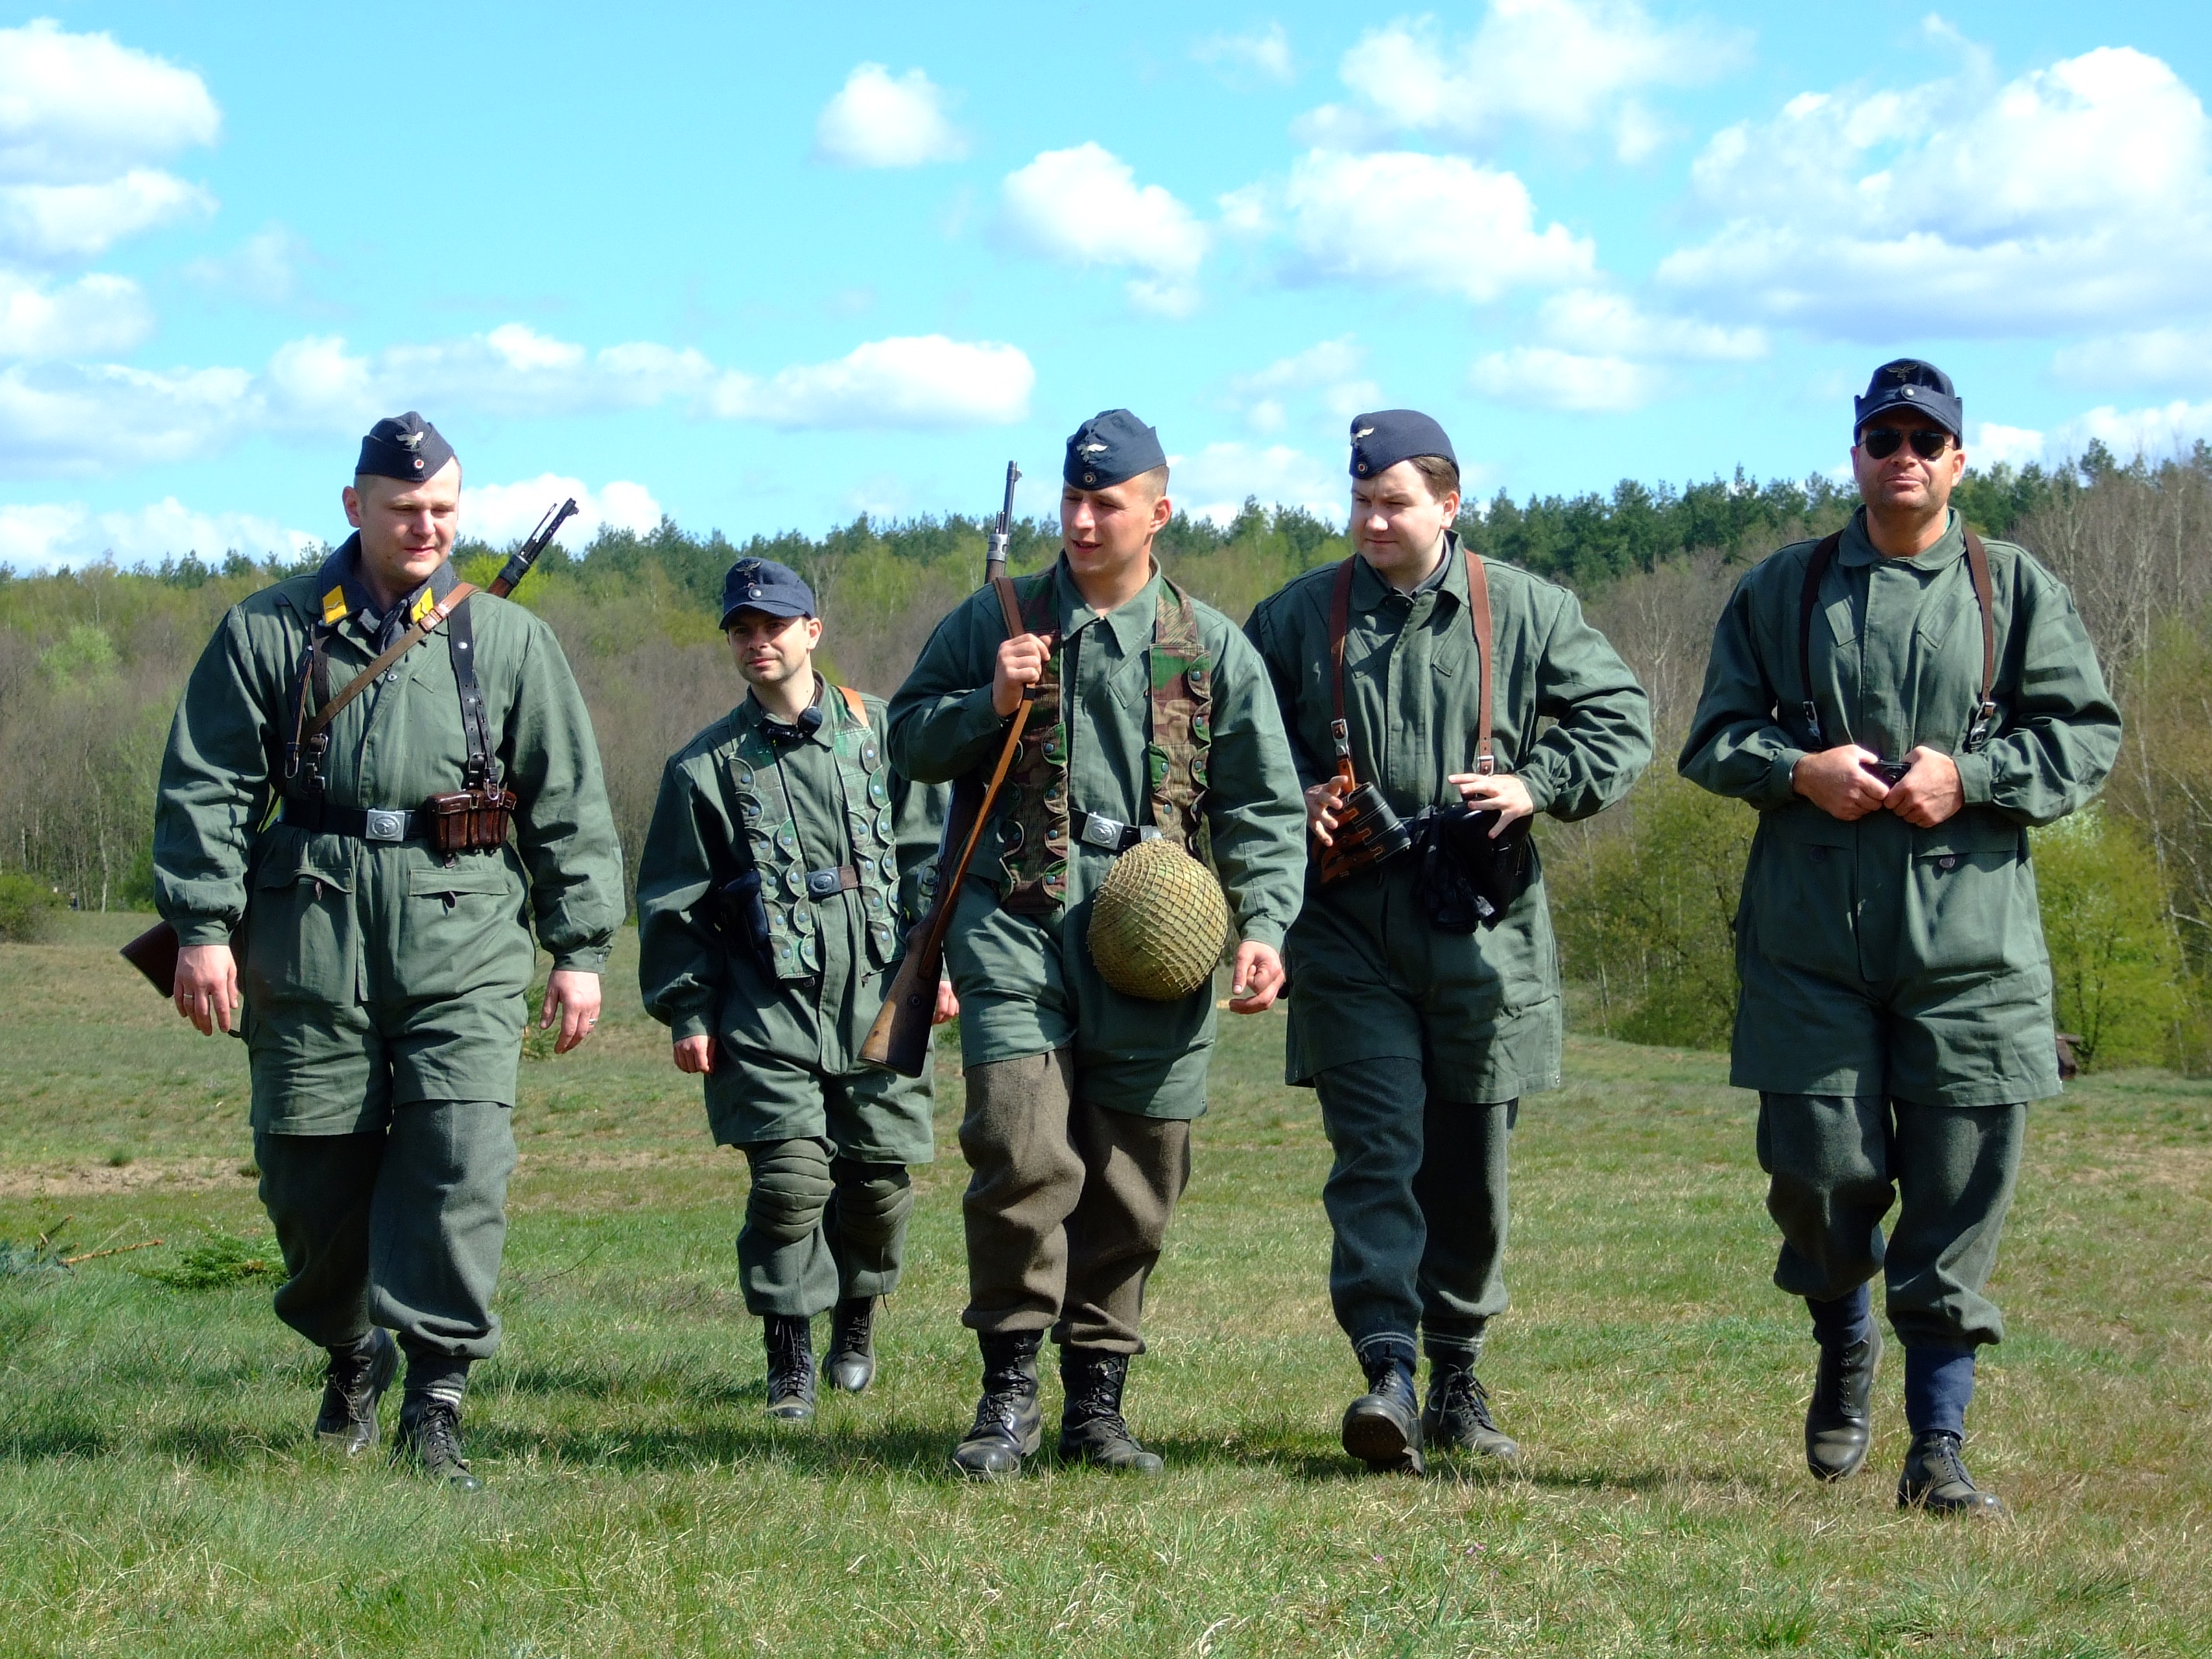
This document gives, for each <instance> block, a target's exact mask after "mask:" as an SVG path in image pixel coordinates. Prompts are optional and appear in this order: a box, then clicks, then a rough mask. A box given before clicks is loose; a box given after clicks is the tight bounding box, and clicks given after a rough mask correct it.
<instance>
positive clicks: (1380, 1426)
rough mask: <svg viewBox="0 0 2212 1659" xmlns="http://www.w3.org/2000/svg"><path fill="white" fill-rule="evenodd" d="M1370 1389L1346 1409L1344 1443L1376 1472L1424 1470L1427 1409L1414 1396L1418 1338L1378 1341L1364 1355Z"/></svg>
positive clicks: (1407, 1472) (1347, 1448)
mask: <svg viewBox="0 0 2212 1659" xmlns="http://www.w3.org/2000/svg"><path fill="white" fill-rule="evenodd" d="M1360 1364H1361V1365H1362V1367H1363V1368H1364V1370H1366V1372H1367V1392H1366V1393H1365V1394H1363V1395H1360V1396H1359V1398H1358V1399H1357V1400H1355V1401H1352V1404H1351V1405H1350V1406H1348V1407H1346V1408H1345V1413H1344V1449H1345V1450H1346V1451H1347V1452H1349V1453H1351V1454H1352V1455H1353V1456H1354V1457H1356V1458H1358V1460H1359V1461H1360V1462H1363V1463H1364V1464H1366V1465H1367V1467H1368V1468H1369V1469H1370V1470H1371V1471H1372V1472H1374V1473H1375V1474H1420V1473H1421V1472H1422V1471H1423V1469H1424V1468H1426V1467H1427V1466H1426V1464H1425V1462H1423V1460H1422V1457H1421V1410H1420V1407H1419V1405H1418V1404H1417V1403H1416V1402H1415V1401H1414V1399H1413V1344H1412V1343H1410V1342H1408V1343H1407V1344H1406V1345H1405V1346H1404V1348H1403V1349H1402V1350H1401V1348H1400V1347H1399V1346H1397V1345H1395V1343H1391V1344H1383V1343H1378V1344H1376V1345H1375V1346H1373V1347H1372V1348H1370V1350H1368V1351H1367V1352H1364V1353H1363V1354H1361V1356H1360Z"/></svg>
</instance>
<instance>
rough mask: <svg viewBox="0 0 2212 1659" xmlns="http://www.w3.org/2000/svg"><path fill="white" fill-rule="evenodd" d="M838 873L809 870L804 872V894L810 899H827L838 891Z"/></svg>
mask: <svg viewBox="0 0 2212 1659" xmlns="http://www.w3.org/2000/svg"><path fill="white" fill-rule="evenodd" d="M839 874H840V872H837V871H836V870H809V871H808V872H806V893H807V896H808V897H810V898H818V899H822V898H828V897H829V896H830V895H832V894H833V893H835V892H836V891H837V890H838V885H839V882H838V878H839Z"/></svg>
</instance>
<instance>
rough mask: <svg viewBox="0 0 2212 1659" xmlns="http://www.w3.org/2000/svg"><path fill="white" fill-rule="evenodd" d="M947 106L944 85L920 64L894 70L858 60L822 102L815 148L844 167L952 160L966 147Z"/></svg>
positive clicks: (824, 156) (818, 153) (906, 164)
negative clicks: (841, 84) (900, 72)
mask: <svg viewBox="0 0 2212 1659" xmlns="http://www.w3.org/2000/svg"><path fill="white" fill-rule="evenodd" d="M946 107H947V100H946V95H945V91H944V89H943V88H940V87H939V86H937V85H936V84H935V83H934V82H932V81H931V80H930V78H929V77H928V76H927V75H924V74H923V73H922V72H921V70H918V69H916V70H908V71H907V72H906V73H905V74H904V75H901V76H893V75H892V74H891V72H890V70H889V69H887V68H885V67H884V65H883V64H861V65H860V67H859V68H857V69H855V70H854V71H853V72H852V74H851V75H850V76H847V77H846V81H845V84H844V87H843V88H842V89H841V90H840V91H839V92H838V94H837V95H836V97H834V98H832V99H831V100H829V102H828V103H827V104H825V105H823V107H822V113H821V115H820V116H819V117H817V118H816V120H815V123H814V153H815V154H816V155H817V156H819V157H820V158H821V159H822V160H823V161H834V162H836V163H837V164H838V165H839V166H841V167H920V166H921V165H922V164H923V163H924V162H927V161H958V160H959V159H960V158H961V157H962V156H963V155H966V154H967V153H968V141H967V140H966V139H965V138H963V137H962V136H961V135H960V132H959V130H958V129H957V128H956V127H955V126H954V125H952V122H951V118H949V117H948V116H947V114H946V113H945V111H946Z"/></svg>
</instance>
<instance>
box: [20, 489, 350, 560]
mask: <svg viewBox="0 0 2212 1659" xmlns="http://www.w3.org/2000/svg"><path fill="white" fill-rule="evenodd" d="M318 539H319V538H316V537H314V536H311V535H309V534H308V533H307V532H306V531H304V530H288V529H286V528H284V527H283V526H282V525H280V524H278V523H277V522H276V520H274V519H264V518H262V517H259V516H258V515H257V514H254V513H202V512H198V511H196V510H194V509H193V508H191V507H186V506H185V504H184V503H183V502H181V501H179V500H178V499H177V498H176V497H175V496H174V495H170V496H167V497H165V498H164V499H162V500H161V501H155V502H154V503H152V504H151V505H149V506H147V507H140V508H138V509H137V510H136V511H134V512H128V513H95V512H93V511H91V510H90V509H88V508H87V507H83V506H82V505H81V504H80V503H77V502H75V501H70V502H54V503H42V504H36V505H23V506H7V507H0V565H13V566H14V567H15V568H16V569H18V570H25V571H29V570H44V569H51V568H55V567H57V566H59V567H62V568H76V567H77V566H80V565H86V564H91V563H93V562H96V561H97V560H100V559H101V558H112V559H113V560H114V561H115V562H117V563H118V564H125V565H130V564H147V563H159V562H161V560H163V559H167V558H178V559H181V558H183V557H185V556H186V555H188V554H196V555H197V556H198V557H199V558H200V560H201V561H202V562H204V563H210V564H212V563H219V562H221V561H222V558H223V557H224V556H225V555H226V554H229V553H233V552H238V553H243V554H245V555H246V556H248V557H249V558H255V559H261V558H267V557H270V556H272V555H273V556H280V557H285V558H289V557H291V556H294V555H295V554H297V553H298V552H300V551H301V550H302V549H304V548H307V547H310V546H313V545H314V544H315V543H316V542H317V540H318Z"/></svg>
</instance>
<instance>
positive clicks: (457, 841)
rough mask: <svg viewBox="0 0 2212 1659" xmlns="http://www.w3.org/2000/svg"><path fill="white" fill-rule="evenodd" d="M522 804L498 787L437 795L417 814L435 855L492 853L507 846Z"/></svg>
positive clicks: (512, 795)
mask: <svg viewBox="0 0 2212 1659" xmlns="http://www.w3.org/2000/svg"><path fill="white" fill-rule="evenodd" d="M520 804H521V802H520V799H518V798H517V797H516V795H515V793H514V792H513V790H512V789H502V788H501V787H499V786H498V785H497V784H492V785H489V786H487V787H484V788H482V789H455V790H452V791H450V792H448V793H446V794H442V795H433V796H431V797H430V799H428V800H426V801H424V802H423V803H422V809H421V811H419V812H418V813H417V814H416V817H417V819H418V821H419V822H420V823H422V833H423V836H424V838H425V839H426V840H428V842H429V843H430V848H431V850H432V851H433V852H438V853H445V854H454V853H492V852H496V851H498V850H499V849H500V848H502V847H504V846H506V845H507V830H508V829H510V828H511V827H512V826H513V823H514V809H515V808H516V807H517V806H518V805H520Z"/></svg>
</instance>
